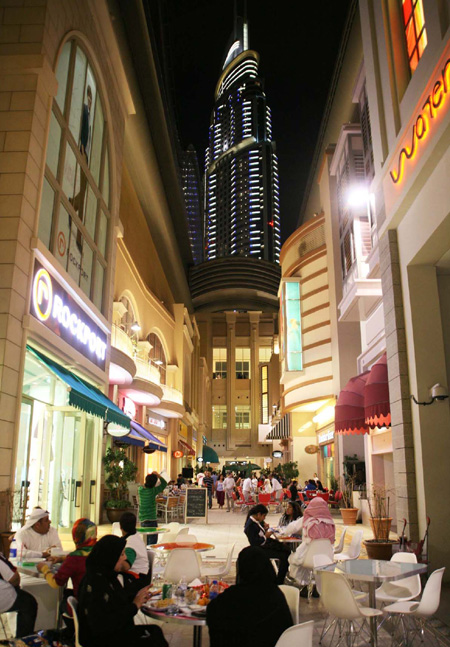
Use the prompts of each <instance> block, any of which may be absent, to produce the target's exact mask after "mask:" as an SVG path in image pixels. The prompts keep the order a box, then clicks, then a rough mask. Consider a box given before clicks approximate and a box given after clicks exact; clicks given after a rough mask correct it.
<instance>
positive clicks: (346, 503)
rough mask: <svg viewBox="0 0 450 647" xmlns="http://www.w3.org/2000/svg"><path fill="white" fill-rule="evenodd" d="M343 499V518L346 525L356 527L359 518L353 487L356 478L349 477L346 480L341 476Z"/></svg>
mask: <svg viewBox="0 0 450 647" xmlns="http://www.w3.org/2000/svg"><path fill="white" fill-rule="evenodd" d="M341 483H342V489H341V492H342V498H341V508H340V510H341V517H342V521H343V522H344V525H346V526H354V525H355V524H356V518H357V516H358V508H355V507H354V506H353V486H354V484H355V477H354V476H350V475H348V476H347V477H346V478H344V477H343V476H341Z"/></svg>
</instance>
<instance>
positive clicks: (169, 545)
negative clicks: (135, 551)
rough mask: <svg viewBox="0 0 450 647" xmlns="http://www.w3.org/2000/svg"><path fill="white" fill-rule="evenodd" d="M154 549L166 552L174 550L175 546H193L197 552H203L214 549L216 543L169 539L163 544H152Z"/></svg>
mask: <svg viewBox="0 0 450 647" xmlns="http://www.w3.org/2000/svg"><path fill="white" fill-rule="evenodd" d="M151 548H152V550H155V549H156V550H160V551H165V552H170V551H171V550H174V549H175V548H192V549H193V550H195V551H196V552H197V553H203V552H205V551H207V550H214V548H215V545H214V544H204V543H202V542H199V541H197V542H195V543H191V542H188V541H169V542H166V543H162V544H153V546H151Z"/></svg>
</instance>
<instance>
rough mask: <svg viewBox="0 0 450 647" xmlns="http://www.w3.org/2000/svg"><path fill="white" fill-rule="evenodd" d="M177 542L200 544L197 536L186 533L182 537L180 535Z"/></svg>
mask: <svg viewBox="0 0 450 647" xmlns="http://www.w3.org/2000/svg"><path fill="white" fill-rule="evenodd" d="M175 541H179V542H181V543H183V544H196V543H197V542H198V539H197V537H196V536H195V535H190V534H189V533H186V532H185V533H183V534H182V535H181V536H180V533H178V535H177V537H176V540H175Z"/></svg>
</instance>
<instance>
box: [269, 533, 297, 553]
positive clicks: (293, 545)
mask: <svg viewBox="0 0 450 647" xmlns="http://www.w3.org/2000/svg"><path fill="white" fill-rule="evenodd" d="M275 539H278V541H281V542H282V543H283V544H287V545H288V546H289V548H290V549H291V551H292V552H293V553H294V552H295V551H296V550H297V548H298V547H299V545H300V544H301V543H302V538H301V537H285V536H284V535H275Z"/></svg>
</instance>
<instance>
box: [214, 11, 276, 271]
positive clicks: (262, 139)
mask: <svg viewBox="0 0 450 647" xmlns="http://www.w3.org/2000/svg"><path fill="white" fill-rule="evenodd" d="M258 65H259V55H258V53H257V52H255V51H253V50H251V49H249V47H248V27H247V21H246V20H245V19H242V18H238V19H237V20H236V22H235V28H234V32H233V35H232V38H231V40H230V43H229V48H228V50H227V54H226V56H225V60H224V64H223V68H222V74H221V76H220V78H219V80H218V83H217V86H216V91H215V105H214V110H213V113H212V118H211V125H210V128H209V145H208V148H207V150H206V163H205V259H206V260H214V259H218V258H223V257H227V256H247V257H253V258H255V259H262V260H266V261H270V262H273V263H278V261H279V255H280V202H279V184H278V160H277V156H276V152H275V143H274V142H273V141H272V123H271V113H270V108H269V106H268V105H267V101H266V95H265V93H264V88H263V83H262V81H261V79H260V77H259V75H258Z"/></svg>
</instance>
